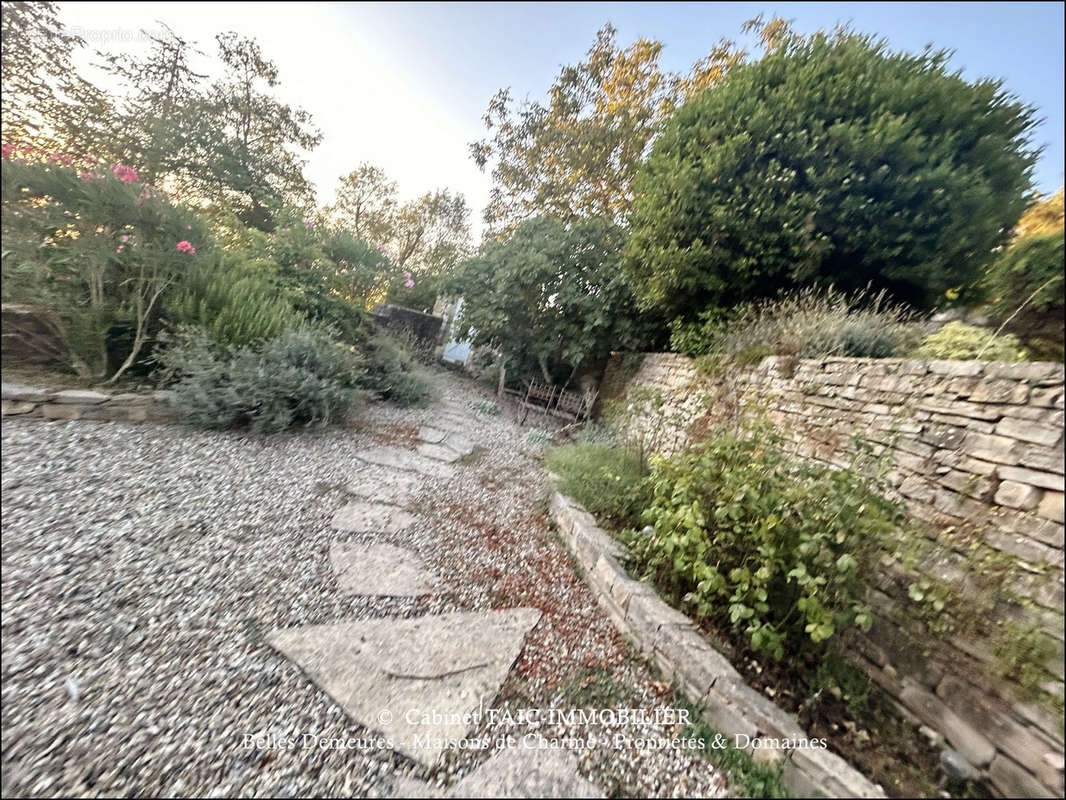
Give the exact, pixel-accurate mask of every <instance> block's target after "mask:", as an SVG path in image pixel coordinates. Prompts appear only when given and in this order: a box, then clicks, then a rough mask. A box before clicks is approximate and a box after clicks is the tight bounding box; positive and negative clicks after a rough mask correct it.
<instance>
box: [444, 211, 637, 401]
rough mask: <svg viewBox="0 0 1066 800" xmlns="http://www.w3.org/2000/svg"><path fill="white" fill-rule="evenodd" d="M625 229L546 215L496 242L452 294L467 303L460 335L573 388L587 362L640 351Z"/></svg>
mask: <svg viewBox="0 0 1066 800" xmlns="http://www.w3.org/2000/svg"><path fill="white" fill-rule="evenodd" d="M624 238H625V234H624V231H623V230H622V228H620V227H619V226H617V225H615V224H614V223H613V222H612V221H610V220H607V219H604V218H602V217H591V218H585V219H581V220H577V221H574V222H572V223H564V222H563V221H561V220H559V219H554V218H550V217H539V218H537V219H533V220H529V221H527V222H524V223H522V224H520V225H519V226H518V227H517V228H516V229H515V231H514V233H513V234H511V235H510V236H508V237H506V238H504V239H498V240H497V239H490V240H488V241H487V242H486V243H485V244H484V245H483V246H482V249H481V252H480V253H479V254H478V255H477V256H475V257H473V258H470V259H468V260H467V261H465V262H463V263H462V264H461V265H460V267H459V269H458V270H457V272H456V275H455V276H454V277H453V278H452V280H451V281H449V284H448V290H449V292H450V293H452V294H456V295H461V296H462V297H463V308H462V312H461V314H460V317H459V320H458V336H460V337H472V340H473V343H474V344H475V345H485V346H489V347H495V348H499V349H500V350H501V351H502V353H503V355H504V358H505V363H509V364H511V365H512V366H519V367H520V368H521V367H525V366H526V365H527V364H530V363H532V364H535V365H536V368H537V369H539V371H540V374H541V376H542V377H543V378H544V379H545V380H547V381H551V380H552V378H553V370H557V369H562V370H563V371H562V372H561V373H560V375H561V376H564V380H563V382H564V383H567V384H568V383H569V382H570V380H571V379H572V378H573V376H574V374H575V373H576V371H577V370H578V369H579V368H580V367H581V365H582V364H583V363H585V362H586V360H587V359H592V358H597V357H603V356H606V355H607V354H608V353H609V352H610V351H611V350H612V349H621V348H626V347H629V346H633V345H636V344H637V343H638V342H639V340H640V337H641V334H642V333H643V328H642V323H641V321H640V320H639V318H638V317H637V316H636V315H635V314H633V313H632V307H633V297H632V294H631V293H630V290H629V286H628V284H627V283H626V281H625V279H624V277H623V275H622V273H621V270H620V269H619V251H620V249H621V246H622V242H623V241H624Z"/></svg>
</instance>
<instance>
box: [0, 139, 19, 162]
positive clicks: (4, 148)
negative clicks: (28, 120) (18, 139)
mask: <svg viewBox="0 0 1066 800" xmlns="http://www.w3.org/2000/svg"><path fill="white" fill-rule="evenodd" d="M17 152H18V150H16V149H15V145H13V144H7V143H6V142H5V143H4V144H2V145H0V156H2V157H3V158H11V156H13V155H15V153H17Z"/></svg>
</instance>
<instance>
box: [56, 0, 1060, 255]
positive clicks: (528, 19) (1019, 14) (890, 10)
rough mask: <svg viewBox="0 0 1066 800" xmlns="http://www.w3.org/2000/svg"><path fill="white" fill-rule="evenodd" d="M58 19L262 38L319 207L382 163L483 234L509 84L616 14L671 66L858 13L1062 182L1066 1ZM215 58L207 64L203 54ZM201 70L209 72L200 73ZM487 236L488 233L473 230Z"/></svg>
mask: <svg viewBox="0 0 1066 800" xmlns="http://www.w3.org/2000/svg"><path fill="white" fill-rule="evenodd" d="M59 5H60V18H61V19H62V20H63V22H64V23H65V24H67V25H68V26H69V27H71V28H73V29H75V32H77V33H79V34H80V35H81V36H82V37H83V38H85V39H86V41H87V43H88V44H89V45H90V46H92V47H95V48H97V49H100V50H105V51H111V52H114V51H125V52H143V51H144V50H145V49H146V47H147V43H146V42H145V40H144V39H143V37H141V36H140V35H139V33H138V31H139V30H140V29H142V28H146V29H149V30H154V29H157V27H158V25H157V22H158V21H162V22H164V23H166V24H167V25H169V26H170V27H171V28H173V29H174V30H175V31H176V32H178V33H179V34H180V35H182V36H184V37H187V38H190V39H193V40H196V41H198V42H199V43H200V45H201V48H202V49H203V50H205V51H206V52H207V53H209V54H212V55H213V54H214V50H215V48H214V35H215V34H216V33H219V32H222V31H227V30H234V31H237V32H238V33H241V34H244V35H249V36H254V37H255V38H256V39H258V40H259V42H260V44H261V46H262V48H263V51H264V53H265V54H266V55H267V57H269V58H271V59H272V60H273V61H275V62H276V64H277V65H278V70H279V73H280V79H281V85H280V87H279V88H278V90H277V93H278V95H279V96H281V97H282V98H283V99H284V100H285V101H286V102H289V103H292V104H294V105H299V106H301V107H303V108H305V109H307V110H308V111H310V112H311V113H312V115H313V116H314V119H315V123H316V125H317V126H318V128H319V129H320V130H321V131H322V132H323V134H324V138H323V142H322V144H321V145H320V146H319V147H318V148H316V149H315V150H314V151H313V152H312V153H311V154H310V155H309V164H308V168H307V174H308V176H309V178H310V179H311V181H312V182H313V183H314V184H315V186H316V188H317V190H318V198H319V201H320V202H321V203H325V202H329V201H330V200H331V199H332V196H333V191H334V188H335V186H336V183H337V179H338V177H339V176H340V175H342V174H344V173H347V172H348V171H350V170H351V169H353V168H354V167H355V166H357V165H358V164H359V163H360V162H362V161H369V162H371V163H373V164H375V165H377V166H380V167H382V168H383V169H384V170H385V171H386V172H387V173H388V175H389V176H390V177H391V178H392V179H393V180H395V181H396V182H397V183H398V184H399V190H400V194H401V196H402V197H404V198H408V197H413V196H416V195H419V194H421V193H423V192H426V191H429V190H431V189H436V188H444V187H447V188H449V189H451V190H453V191H458V192H462V193H463V194H464V195H466V198H467V201H468V202H469V204H470V206H471V207H472V208H473V210H474V220H473V222H474V223H475V234H477V233H478V232H479V231H480V217H481V210H482V208H483V207H484V204H485V202H486V200H487V197H488V191H489V185H490V184H489V178H488V176H487V175H486V174H483V173H482V172H481V171H480V170H478V168H477V167H476V166H475V165H474V163H473V161H472V160H471V159H470V157H469V152H468V144H469V143H470V142H472V141H474V140H476V139H479V138H481V137H482V135H483V133H484V131H483V127H482V122H481V116H482V114H483V113H484V111H485V108H486V106H487V104H488V101H489V98H490V97H491V96H492V95H493V93H494V92H495V91H496V90H497V89H499V88H502V87H506V86H510V87H512V93H513V94H514V95H515V96H517V97H520V98H521V97H525V96H531V97H536V98H540V97H542V96H543V94H544V92H545V91H546V90H547V88H548V87H549V85H550V84H551V81H552V78H553V77H554V76H555V74H556V73H557V72H558V69H559V67H560V66H561V65H562V64H566V63H573V62H575V61H577V60H579V59H580V58H581V57H582V55H583V54H584V52H585V51H586V50H587V49H588V47H589V45H590V44H591V43H592V41H593V39H594V37H595V33H596V30H597V29H598V28H599V27H600V26H601V25H603V23H604V22H606V21H608V20H609V21H611V22H612V23H613V24H614V25H615V26H616V27H617V28H618V31H619V41H620V43H622V44H623V45H624V44H628V43H629V42H631V41H632V40H633V39H635V38H637V37H638V36H651V37H655V38H658V39H660V40H662V41H663V42H664V44H665V45H666V47H665V50H664V56H663V60H664V65H665V66H666V67H667V68H668V69H673V70H685V69H687V67H688V66H689V65H691V63H692V62H694V61H696V60H697V59H698V58H700V57H702V56H703V55H705V54H706V53H707V52H708V51H709V50H710V48H711V47H712V46H713V44H714V43H715V42H717V40H718V39H719V38H721V37H722V36H727V37H730V38H733V39H737V38H738V37H739V30H740V25H741V23H742V22H743V21H744V20H746V19H749V18H751V17H753V16H755V15H756V14H758V13H760V12H762V13H765V14H766V15H768V16H769V15H772V14H774V13H778V14H780V15H781V16H784V17H785V18H788V19H792V20H794V24H795V26H796V28H797V29H798V30H800V31H803V32H808V31H811V30H815V29H817V28H824V27H832V25H833V24H835V23H836V22H838V21H849V20H850V21H851V22H852V23H853V26H854V27H855V28H857V29H858V30H860V31H864V32H872V33H878V34H881V35H883V36H885V37H886V38H887V39H888V40H889V43H890V44H891V45H893V46H894V47H897V48H906V49H909V50H920V49H921V48H922V47H923V46H924V45H925V44H926V43H932V44H934V45H935V46H937V47H943V48H948V49H952V50H955V51H956V54H955V56H954V58H953V60H952V64H953V65H954V66H955V67H957V68H960V69H962V70H963V72H964V74H965V75H966V77H967V78H970V79H973V78H976V77H985V76H990V77H999V78H1003V79H1005V81H1006V85H1007V88H1008V89H1009V90H1010V91H1012V92H1014V93H1015V94H1017V95H1018V96H1019V97H1021V98H1022V99H1023V100H1024V101H1026V102H1028V103H1032V104H1034V105H1036V106H1037V108H1038V113H1039V115H1040V116H1042V117H1044V118H1045V122H1044V123H1043V124H1042V125H1041V126H1040V128H1039V129H1038V130H1037V132H1036V137H1035V138H1036V141H1037V143H1039V144H1043V145H1045V147H1046V149H1045V153H1044V155H1043V157H1042V159H1041V162H1040V164H1039V166H1038V169H1037V175H1036V182H1037V185H1038V187H1039V188H1040V189H1041V190H1042V191H1045V192H1050V191H1053V190H1054V189H1056V188H1057V187H1058V186H1059V185H1060V184H1061V183H1062V180H1063V5H1062V4H1061V3H1043V4H1039V3H1037V4H1034V3H1030V4H1026V3H978V4H974V3H928V4H924V3H905V4H894V3H776V4H760V3H455V4H434V3H384V4H379V3H321V4H320V3H311V2H304V3H297V4H290V3H249V4H240V3H134V2H125V3H60V4H59ZM205 64H206V62H205ZM200 71H205V70H204V69H201V70H200ZM476 238H477V237H476Z"/></svg>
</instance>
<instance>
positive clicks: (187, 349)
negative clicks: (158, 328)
mask: <svg viewBox="0 0 1066 800" xmlns="http://www.w3.org/2000/svg"><path fill="white" fill-rule="evenodd" d="M158 361H159V363H160V365H161V366H162V369H163V374H164V376H165V378H166V379H167V380H169V381H172V382H173V385H172V386H171V387H170V389H171V395H172V400H171V402H172V404H173V405H174V407H175V408H176V409H177V410H178V412H179V413H180V414H181V415H182V417H183V418H184V419H185V420H186V421H188V422H190V423H191V424H193V425H197V426H199V427H205V428H232V427H241V426H247V427H249V428H250V429H251V430H252V431H254V432H257V433H275V432H277V431H281V430H284V429H286V428H290V427H293V426H297V425H300V426H304V427H311V426H322V425H326V424H329V423H330V422H336V421H338V420H340V419H342V418H343V417H344V416H345V415H346V414H348V412H349V411H351V410H352V409H353V408H355V407H356V406H357V405H359V404H360V402H361V401H362V399H363V393H362V392H361V391H360V390H359V389H358V387H357V385H356V382H357V380H358V378H359V376H360V373H361V370H362V363H361V359H360V358H359V356H358V355H357V354H356V353H355V351H354V348H352V347H350V346H347V345H341V344H338V343H336V342H334V341H333V340H332V338H331V337H330V336H329V335H328V334H327V333H325V332H323V331H319V330H314V329H310V328H302V329H299V330H293V331H288V332H286V333H283V334H282V335H281V336H278V337H276V338H274V339H269V340H265V341H261V342H257V343H254V344H250V345H245V346H244V347H241V348H238V349H237V350H236V351H235V352H233V353H232V354H228V353H226V352H220V350H219V348H218V347H217V346H216V345H215V344H214V343H213V342H212V341H211V340H210V338H209V337H208V336H207V335H206V334H205V333H204V332H203V331H202V330H185V331H182V332H179V333H178V334H175V335H173V336H172V337H171V338H170V339H169V341H168V346H167V347H165V348H164V349H163V350H162V351H161V353H160V354H159V357H158Z"/></svg>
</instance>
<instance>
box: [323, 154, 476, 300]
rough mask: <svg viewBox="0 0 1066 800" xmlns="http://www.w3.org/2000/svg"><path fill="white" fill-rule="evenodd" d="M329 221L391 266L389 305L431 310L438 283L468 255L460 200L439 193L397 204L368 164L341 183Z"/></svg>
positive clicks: (466, 214)
mask: <svg viewBox="0 0 1066 800" xmlns="http://www.w3.org/2000/svg"><path fill="white" fill-rule="evenodd" d="M327 217H328V218H329V219H330V221H331V224H332V225H335V226H336V227H338V228H341V229H343V230H346V231H348V232H349V233H350V234H351V235H352V236H354V237H355V238H357V239H361V240H363V241H365V242H369V243H371V244H374V245H376V246H378V247H380V248H381V249H382V251H383V252H386V253H387V254H388V256H389V261H390V262H391V264H392V266H393V267H394V270H393V271H392V277H391V280H390V282H389V285H388V290H387V291H388V297H389V300H391V301H393V302H396V303H398V304H400V305H403V306H407V307H408V308H415V309H421V310H426V311H428V310H429V309H430V308H432V306H433V303H434V301H435V300H436V297H437V291H438V289H439V287H440V283H441V281H442V280H443V279H444V278H445V277H446V276H447V275H448V274H449V273H450V272H451V271H452V269H453V268H454V267H455V265H456V264H457V263H458V262H459V261H460V260H461V259H463V258H465V257H466V256H467V255H469V252H470V209H469V207H468V206H467V204H466V198H464V197H463V195H461V194H452V193H451V192H449V191H448V190H447V189H439V190H437V191H434V192H427V193H426V194H424V195H422V196H421V197H417V198H415V199H414V200H410V201H408V202H406V203H402V204H401V203H400V202H399V200H398V199H397V189H396V183H395V182H393V181H391V180H389V179H388V177H387V176H386V175H385V172H384V170H382V169H381V168H379V167H375V166H372V165H370V164H366V163H364V164H360V165H359V167H358V168H356V169H355V170H353V171H352V172H350V173H348V174H347V175H345V176H344V177H343V178H341V181H340V185H339V186H338V188H337V195H336V199H335V200H334V202H333V205H331V206H330V207H329V208H328V209H327Z"/></svg>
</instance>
